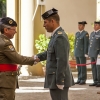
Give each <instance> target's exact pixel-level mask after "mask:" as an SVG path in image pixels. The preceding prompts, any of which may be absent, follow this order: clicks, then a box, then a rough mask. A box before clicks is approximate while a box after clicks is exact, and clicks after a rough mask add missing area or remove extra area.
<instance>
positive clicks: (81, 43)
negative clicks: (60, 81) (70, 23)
mask: <svg viewBox="0 0 100 100" xmlns="http://www.w3.org/2000/svg"><path fill="white" fill-rule="evenodd" d="M85 24H87V22H86V21H82V22H78V29H79V31H78V32H77V33H76V34H75V46H74V55H75V58H76V63H77V64H86V58H87V57H89V58H90V60H91V62H96V61H97V59H99V58H100V21H94V31H93V32H92V33H91V34H90V35H89V34H88V32H87V31H85V30H84V28H85ZM91 68H92V75H93V83H92V84H90V85H89V86H96V87H100V65H96V63H94V64H91ZM77 70H78V80H77V82H76V83H75V84H79V85H83V84H86V79H87V68H86V66H81V65H78V66H77Z"/></svg>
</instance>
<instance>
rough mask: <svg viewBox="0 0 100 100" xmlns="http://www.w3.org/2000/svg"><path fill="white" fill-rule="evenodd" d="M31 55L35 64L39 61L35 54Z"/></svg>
mask: <svg viewBox="0 0 100 100" xmlns="http://www.w3.org/2000/svg"><path fill="white" fill-rule="evenodd" d="M33 57H34V64H37V63H38V62H39V61H40V59H39V58H38V56H37V55H34V56H33Z"/></svg>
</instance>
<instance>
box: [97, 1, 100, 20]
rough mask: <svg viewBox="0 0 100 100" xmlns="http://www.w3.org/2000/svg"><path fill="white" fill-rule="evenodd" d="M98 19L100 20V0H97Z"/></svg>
mask: <svg viewBox="0 0 100 100" xmlns="http://www.w3.org/2000/svg"><path fill="white" fill-rule="evenodd" d="M97 20H100V0H97Z"/></svg>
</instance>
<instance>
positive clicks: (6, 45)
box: [0, 17, 39, 100]
mask: <svg viewBox="0 0 100 100" xmlns="http://www.w3.org/2000/svg"><path fill="white" fill-rule="evenodd" d="M16 27H17V23H16V22H15V21H14V20H13V19H12V18H9V17H5V18H2V19H1V20H0V32H1V34H0V100H15V89H16V85H17V75H18V73H17V70H18V68H17V64H21V65H33V64H34V61H39V59H38V58H36V59H35V60H34V58H33V57H26V56H22V55H20V54H18V53H17V51H16V50H15V48H14V46H13V44H12V42H11V40H10V39H12V38H13V37H14V35H15V33H16Z"/></svg>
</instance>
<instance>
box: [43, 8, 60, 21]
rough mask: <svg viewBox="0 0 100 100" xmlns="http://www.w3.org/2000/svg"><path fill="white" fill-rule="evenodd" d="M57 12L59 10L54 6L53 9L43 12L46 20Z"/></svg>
mask: <svg viewBox="0 0 100 100" xmlns="http://www.w3.org/2000/svg"><path fill="white" fill-rule="evenodd" d="M57 13H58V10H57V9H55V8H52V9H50V10H48V11H46V12H45V13H44V14H42V18H43V19H44V20H45V19H47V18H49V17H50V16H52V15H55V14H57Z"/></svg>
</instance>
